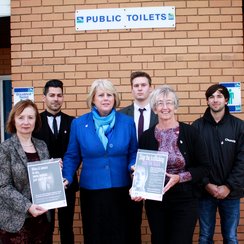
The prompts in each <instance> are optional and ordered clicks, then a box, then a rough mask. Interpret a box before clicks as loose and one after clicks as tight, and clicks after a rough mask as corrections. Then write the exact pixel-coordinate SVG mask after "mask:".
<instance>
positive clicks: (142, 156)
mask: <svg viewBox="0 0 244 244" xmlns="http://www.w3.org/2000/svg"><path fill="white" fill-rule="evenodd" d="M167 161H168V152H160V151H152V150H141V149H139V150H138V152H137V156H136V164H135V172H134V177H133V182H132V188H131V191H130V194H131V197H142V198H144V199H150V200H156V201H162V199H163V189H164V183H165V176H166V167H167Z"/></svg>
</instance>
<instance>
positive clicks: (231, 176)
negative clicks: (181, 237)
mask: <svg viewBox="0 0 244 244" xmlns="http://www.w3.org/2000/svg"><path fill="white" fill-rule="evenodd" d="M205 95H206V100H207V104H208V108H207V109H206V111H205V113H204V115H203V117H202V118H200V119H197V120H196V121H195V122H194V123H193V126H196V127H197V128H198V129H199V132H200V136H203V137H204V139H205V141H206V142H207V145H208V151H209V158H210V163H211V170H210V175H209V177H206V178H204V179H203V184H204V186H205V192H204V195H203V197H202V199H201V200H200V221H199V223H200V237H199V244H209V243H213V236H214V230H215V219H216V211H217V209H218V211H219V215H220V219H221V232H222V236H223V243H226V244H227V243H228V244H230V243H231V244H237V243H238V240H237V227H238V224H239V217H240V198H241V197H243V187H244V184H243V181H244V122H243V121H242V120H240V119H238V118H236V117H234V116H232V115H231V114H230V112H229V108H228V106H227V103H228V100H229V92H228V89H227V88H226V87H225V86H223V85H220V84H215V85H212V86H210V87H209V88H208V89H207V91H206V93H205Z"/></svg>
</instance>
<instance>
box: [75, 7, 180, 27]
mask: <svg viewBox="0 0 244 244" xmlns="http://www.w3.org/2000/svg"><path fill="white" fill-rule="evenodd" d="M75 26H76V30H77V31H84V30H109V29H130V28H174V27H175V7H145V8H106V9H86V10H77V11H76V15H75Z"/></svg>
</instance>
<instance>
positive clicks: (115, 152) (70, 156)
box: [63, 80, 138, 244]
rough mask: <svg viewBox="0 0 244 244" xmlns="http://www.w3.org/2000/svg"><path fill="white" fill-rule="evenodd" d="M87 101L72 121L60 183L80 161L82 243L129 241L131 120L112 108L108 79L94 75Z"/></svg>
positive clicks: (115, 98) (133, 138) (132, 152)
mask: <svg viewBox="0 0 244 244" xmlns="http://www.w3.org/2000/svg"><path fill="white" fill-rule="evenodd" d="M87 101H88V106H89V107H90V108H91V112H90V113H87V114H84V115H83V116H81V117H79V118H77V119H75V120H74V121H73V122H72V125H71V132H70V141H69V146H68V150H67V152H66V154H65V156H64V161H63V177H64V178H65V183H64V184H65V185H67V186H68V185H69V184H70V183H71V182H72V180H73V177H72V176H73V175H74V173H75V171H76V169H77V168H78V167H79V165H80V164H81V162H82V169H81V174H80V182H79V185H80V204H81V213H82V222H83V233H84V243H85V244H90V243H94V244H109V243H111V244H113V243H116V244H120V243H121V244H124V243H128V239H127V237H128V236H127V232H128V230H127V226H128V225H127V222H128V219H127V218H128V214H127V211H128V209H127V208H128V205H129V203H128V201H129V198H130V197H129V187H130V185H131V175H130V173H131V166H132V165H134V164H135V159H136V152H137V147H138V146H137V138H136V129H135V124H134V121H133V119H131V118H130V117H129V116H126V115H124V114H122V113H118V112H116V110H115V108H116V107H117V106H118V105H119V97H118V93H117V92H116V90H115V87H114V86H113V84H112V83H111V82H110V81H108V80H95V81H94V82H93V84H92V86H91V90H90V93H89V95H88V99H87Z"/></svg>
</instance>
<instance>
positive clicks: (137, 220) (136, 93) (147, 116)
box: [120, 71, 158, 244]
mask: <svg viewBox="0 0 244 244" xmlns="http://www.w3.org/2000/svg"><path fill="white" fill-rule="evenodd" d="M130 83H131V90H132V95H133V97H134V102H133V103H132V104H131V105H129V106H127V107H125V108H123V109H121V110H120V112H122V113H124V114H127V115H129V116H131V117H133V118H134V121H135V125H136V129H137V132H138V133H137V139H138V140H139V138H140V134H141V133H142V132H143V131H145V130H147V129H149V128H150V127H152V126H153V125H155V124H157V122H158V117H157V115H156V114H155V113H154V112H153V111H152V109H151V108H150V104H149V95H150V93H151V91H152V79H151V77H150V75H149V74H147V73H146V72H143V71H136V72H133V73H132V74H131V77H130ZM142 116H143V124H141V123H140V120H141V117H142ZM140 127H142V128H140ZM142 210H143V201H141V202H134V201H131V226H130V243H133V244H141V223H142Z"/></svg>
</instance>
